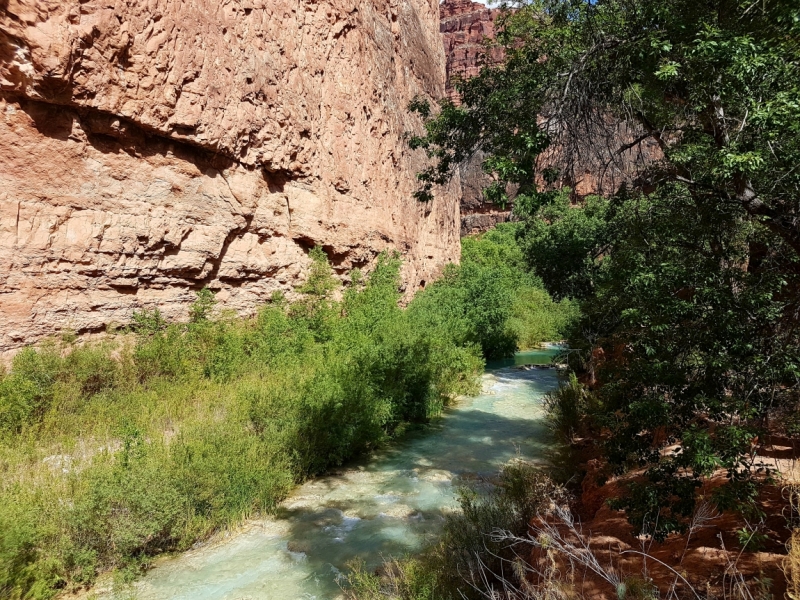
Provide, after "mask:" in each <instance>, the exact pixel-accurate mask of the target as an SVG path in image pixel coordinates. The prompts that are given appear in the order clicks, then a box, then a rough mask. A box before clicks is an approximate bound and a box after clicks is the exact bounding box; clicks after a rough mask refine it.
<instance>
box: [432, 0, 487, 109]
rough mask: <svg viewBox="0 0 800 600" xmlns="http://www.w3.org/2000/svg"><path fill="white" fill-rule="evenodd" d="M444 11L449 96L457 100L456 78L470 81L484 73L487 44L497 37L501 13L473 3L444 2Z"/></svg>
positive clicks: (443, 35)
mask: <svg viewBox="0 0 800 600" xmlns="http://www.w3.org/2000/svg"><path fill="white" fill-rule="evenodd" d="M440 10H441V27H440V31H441V32H442V37H443V38H444V53H445V57H446V59H447V69H446V70H447V93H448V95H449V96H450V97H451V98H453V99H456V100H457V94H456V92H455V90H454V89H453V86H452V85H451V79H452V77H453V76H454V75H456V76H459V77H462V78H464V79H469V78H470V77H474V76H475V75H477V74H478V73H479V72H480V63H481V60H483V59H482V57H483V55H484V46H483V41H484V39H486V38H488V39H493V38H494V20H495V18H497V15H498V13H499V12H500V11H499V10H498V9H490V8H488V7H486V6H485V5H484V4H481V3H480V2H472V1H471V0H444V2H442V4H441V7H440ZM489 58H490V59H492V60H498V59H499V58H500V56H498V55H497V54H495V55H493V56H490V57H489Z"/></svg>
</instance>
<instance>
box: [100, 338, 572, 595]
mask: <svg viewBox="0 0 800 600" xmlns="http://www.w3.org/2000/svg"><path fill="white" fill-rule="evenodd" d="M556 352H557V349H552V348H551V349H546V350H539V351H533V352H526V353H520V354H518V356H517V357H516V359H513V360H512V359H509V361H506V362H502V363H496V364H490V365H489V368H487V372H486V374H484V376H483V392H482V393H481V394H480V395H479V396H477V397H475V398H467V399H464V400H462V401H460V402H459V403H458V404H457V405H456V406H454V407H453V408H450V409H448V410H447V411H446V414H445V415H444V416H443V417H442V418H441V419H438V420H437V421H436V422H435V423H434V424H432V425H431V426H430V427H426V428H424V429H423V430H421V431H417V432H414V433H411V434H409V435H408V436H406V437H405V438H404V439H403V440H402V441H401V442H398V443H396V444H393V445H392V447H391V448H390V449H388V450H385V451H382V452H380V453H379V454H377V455H375V456H372V457H370V458H369V459H368V460H365V461H364V462H363V463H361V464H356V465H352V466H350V467H349V468H347V469H342V470H341V471H340V472H337V473H332V474H330V475H328V476H326V477H322V478H319V479H315V480H313V481H310V482H308V483H306V484H304V485H302V486H300V487H299V488H298V489H297V490H295V492H294V493H293V494H292V495H291V496H290V497H289V498H288V499H287V500H286V502H284V504H283V507H282V509H281V511H280V513H279V514H278V515H277V516H276V517H275V518H270V519H264V520H259V521H253V522H251V523H248V524H247V525H246V527H244V528H242V529H241V530H239V531H236V532H234V533H232V534H230V535H228V536H227V537H226V538H225V539H219V540H217V541H215V542H213V543H211V544H208V545H206V546H203V547H200V548H198V549H195V550H191V551H189V552H186V553H184V554H181V555H180V556H177V557H175V558H171V559H166V560H163V561H161V562H160V563H159V564H158V566H157V567H156V568H154V569H153V570H151V571H150V572H149V573H148V574H147V575H146V576H145V577H143V578H142V579H141V580H140V581H138V582H137V583H135V584H134V585H133V586H132V588H128V589H126V590H119V589H118V590H116V591H114V592H112V591H111V590H108V589H107V590H105V591H103V590H102V589H100V588H98V590H97V591H98V595H99V597H101V598H102V597H105V598H127V597H130V596H133V597H135V598H140V599H142V600H151V599H153V600H155V599H158V600H244V599H248V600H294V599H299V598H303V599H311V598H317V599H320V600H322V599H333V598H337V597H339V596H340V588H339V586H338V584H337V575H339V574H340V573H341V572H342V571H345V570H346V568H347V567H346V565H347V563H348V562H349V561H351V560H353V559H355V558H362V559H364V560H365V561H366V562H367V565H368V566H377V564H379V563H380V562H381V560H382V557H384V558H385V557H389V556H398V555H401V554H404V553H409V552H414V551H416V550H419V549H421V548H422V547H423V546H424V545H425V544H426V543H428V542H430V541H432V540H433V539H435V537H436V535H437V534H438V532H439V530H440V528H441V524H442V522H443V520H444V516H445V515H446V514H447V512H449V511H452V510H454V509H455V508H456V506H457V503H456V501H455V491H456V489H457V487H458V485H459V482H463V481H465V480H469V479H474V478H476V477H483V476H485V477H490V476H493V475H495V474H496V473H497V471H498V470H499V468H500V466H501V465H502V464H503V463H505V462H507V461H508V460H510V459H512V458H514V457H515V456H523V457H525V458H529V459H536V458H538V457H541V456H542V454H543V451H544V444H543V441H544V439H545V435H544V433H545V432H544V425H543V423H542V419H541V417H542V413H541V408H540V402H541V398H542V395H543V394H544V393H545V392H547V391H548V390H551V389H553V388H554V387H555V386H556V385H557V375H556V373H555V371H553V370H542V369H533V370H521V369H519V368H518V367H516V368H515V367H514V366H513V365H515V364H516V365H520V364H527V363H538V364H543V363H549V362H550V361H551V358H552V356H554V355H555V354H556Z"/></svg>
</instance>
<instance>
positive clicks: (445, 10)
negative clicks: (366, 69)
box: [440, 0, 511, 236]
mask: <svg viewBox="0 0 800 600" xmlns="http://www.w3.org/2000/svg"><path fill="white" fill-rule="evenodd" d="M499 12H500V11H499V10H498V9H490V8H487V7H486V5H484V4H481V3H480V2H472V1H471V0H444V2H442V5H441V26H440V31H441V32H442V41H443V43H444V53H445V59H446V63H447V65H446V74H447V75H446V77H447V95H448V96H449V97H450V98H451V99H452V100H453V101H455V102H458V93H457V92H456V90H455V88H454V86H453V79H454V78H462V79H469V78H470V77H474V76H475V75H477V74H478V73H480V70H481V65H482V64H483V62H484V61H486V60H487V59H488V60H490V61H499V60H501V59H502V55H501V54H500V53H499V52H498V50H497V49H495V50H494V54H491V53H490V55H489V56H488V57H487V56H486V47H485V45H484V41H485V40H486V39H493V38H494V35H495V26H494V22H495V19H496V18H497V15H498V14H499ZM483 158H484V157H483V154H482V153H480V152H478V153H477V154H476V155H475V156H473V157H472V158H471V159H470V160H469V161H467V162H466V163H464V164H461V165H459V175H460V179H461V235H462V236H466V235H470V234H473V233H481V232H483V231H488V230H489V229H491V228H492V227H494V226H495V225H497V224H498V223H502V222H505V221H507V220H509V219H510V218H511V211H510V210H508V209H500V208H498V207H495V206H493V205H491V204H488V203H486V202H484V199H483V189H484V188H485V187H486V186H487V185H489V184H490V183H491V179H490V178H489V177H488V176H487V175H486V174H484V173H483V171H482V170H481V164H482V163H483Z"/></svg>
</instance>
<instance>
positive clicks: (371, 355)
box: [0, 250, 483, 598]
mask: <svg viewBox="0 0 800 600" xmlns="http://www.w3.org/2000/svg"><path fill="white" fill-rule="evenodd" d="M312 258H313V260H314V264H313V268H312V272H311V276H310V277H309V281H308V282H307V283H306V284H305V285H304V286H303V287H302V288H301V289H302V291H303V292H304V293H303V295H302V296H301V298H300V299H299V300H298V301H297V302H294V303H287V302H285V301H284V300H282V299H281V298H275V300H274V302H272V303H270V304H268V305H266V306H264V307H263V308H262V309H261V310H260V311H259V313H258V315H257V316H256V317H254V318H252V319H237V318H231V317H226V316H225V315H222V316H220V317H216V318H215V317H214V316H213V307H214V299H213V295H212V294H211V292H210V291H208V290H206V289H204V290H202V291H200V292H199V294H198V299H197V301H196V302H195V304H194V305H193V306H192V309H191V315H192V317H191V320H190V322H189V323H186V324H178V323H173V324H166V323H164V322H163V319H162V318H161V316H160V314H159V313H158V311H151V312H143V313H136V314H135V316H134V324H133V327H132V329H133V331H132V332H128V333H122V334H120V335H118V336H117V337H115V338H113V339H112V340H110V341H108V342H105V343H102V344H86V345H83V346H78V345H75V344H74V343H72V342H70V341H63V340H62V341H61V342H60V343H58V344H57V343H56V342H50V343H48V344H44V345H43V346H42V347H40V348H38V349H33V348H30V349H26V350H24V351H23V352H21V353H20V354H19V355H17V357H16V358H15V360H14V362H13V364H12V367H11V370H10V372H8V373H5V374H2V375H0V418H1V419H2V421H0V465H1V466H2V469H3V471H4V474H5V475H7V477H5V478H4V480H2V481H0V525H2V529H0V593H2V595H3V597H11V598H49V597H52V596H53V595H54V594H55V592H56V590H57V589H61V588H67V589H72V588H74V587H75V586H81V585H86V584H90V583H91V582H92V581H93V579H94V578H95V577H96V575H97V573H99V572H101V571H103V570H106V569H120V570H122V571H123V572H124V573H125V574H126V576H133V575H135V574H136V573H137V572H138V570H139V569H140V568H141V567H143V566H146V565H147V564H148V563H149V561H150V560H152V557H153V556H155V555H157V554H158V553H160V552H163V551H167V550H175V549H184V548H187V547H189V546H190V545H191V544H193V543H194V542H195V541H196V540H198V539H201V538H203V537H205V536H208V535H209V534H211V533H212V532H213V531H215V530H217V529H219V528H221V527H226V526H230V525H232V524H235V523H236V522H237V521H239V520H241V519H242V518H244V517H247V516H248V515H253V514H259V513H264V512H269V511H271V510H273V509H275V507H276V505H277V503H278V502H280V500H281V499H282V498H283V497H284V496H285V494H286V493H287V492H288V491H289V490H290V489H291V486H292V485H294V483H295V482H298V481H301V480H303V479H304V478H306V477H309V476H312V475H315V474H318V473H321V472H324V471H325V470H326V469H328V468H329V467H331V466H332V465H340V464H342V463H343V462H344V461H347V460H348V459H350V458H352V457H354V456H356V455H357V454H359V453H361V452H364V451H365V450H368V449H370V448H373V447H375V446H376V445H379V444H381V443H383V442H384V441H385V440H386V439H388V438H389V437H390V436H391V435H393V434H394V433H395V432H396V431H398V430H402V424H403V423H404V422H408V421H425V420H427V419H429V418H430V417H432V416H434V415H436V414H438V412H439V411H441V409H442V407H443V406H444V405H445V404H446V403H447V402H448V401H450V399H452V398H453V397H454V396H456V395H458V394H462V393H469V392H473V391H476V390H477V382H478V378H477V375H478V374H479V373H480V372H481V369H482V367H483V361H482V359H481V357H480V353H479V350H478V349H477V346H476V345H475V344H473V343H470V342H466V341H464V340H463V339H462V338H460V337H459V335H456V334H454V333H453V332H451V331H450V330H448V328H447V325H446V324H442V325H441V326H440V327H437V328H432V329H426V328H421V327H420V319H422V318H423V315H424V311H419V310H416V309H415V310H410V309H409V310H402V309H401V308H399V306H398V303H399V300H400V293H399V290H398V286H399V269H400V261H399V260H398V258H397V257H396V256H391V255H388V254H387V255H383V256H381V257H380V258H379V260H378V262H377V265H376V268H375V269H374V271H373V272H372V273H371V274H370V275H369V276H368V277H366V278H362V277H361V276H360V275H359V274H356V275H354V277H353V279H352V282H351V285H350V286H349V287H348V288H347V290H346V291H345V292H344V294H342V295H341V298H342V299H341V300H336V299H335V296H336V294H337V290H336V288H337V286H338V285H339V284H338V283H337V280H336V279H335V278H334V277H333V274H332V270H331V268H330V265H329V264H328V263H327V260H326V259H325V257H324V253H322V251H321V250H315V251H314V252H313V253H312ZM412 304H414V303H412Z"/></svg>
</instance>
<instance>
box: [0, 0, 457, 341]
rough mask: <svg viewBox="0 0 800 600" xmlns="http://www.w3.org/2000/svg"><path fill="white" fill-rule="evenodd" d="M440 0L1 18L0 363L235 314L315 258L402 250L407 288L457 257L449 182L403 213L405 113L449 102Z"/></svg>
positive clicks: (58, 8) (184, 6)
mask: <svg viewBox="0 0 800 600" xmlns="http://www.w3.org/2000/svg"><path fill="white" fill-rule="evenodd" d="M438 21H439V6H438V0H404V1H400V0H323V1H321V2H318V1H316V0H314V1H312V0H300V1H299V2H298V1H289V0H237V1H235V2H216V1H212V0H193V1H192V2H185V1H180V0H146V1H144V0H143V1H141V2H126V1H123V0H0V156H2V162H0V250H2V252H1V253H0V351H7V350H11V349H14V348H18V347H19V346H21V345H23V344H26V343H30V342H33V341H35V340H37V339H40V338H41V337H43V336H46V335H50V334H53V333H57V332H58V331H59V330H62V329H65V328H70V329H72V330H74V331H77V332H79V333H82V332H90V331H100V330H103V329H104V328H105V327H107V326H108V325H109V324H111V323H117V324H121V323H126V322H128V321H129V319H130V315H131V313H132V311H133V310H135V309H141V308H155V307H158V308H159V309H160V310H161V311H162V312H163V313H164V314H165V316H166V317H167V318H169V319H179V318H183V317H184V316H185V315H186V309H187V305H188V303H189V302H191V300H192V298H193V296H194V290H196V289H198V288H200V287H201V286H203V285H208V286H209V287H211V288H212V289H214V290H216V291H217V292H218V295H217V297H218V299H219V300H220V301H221V303H222V305H223V307H225V308H232V309H235V310H237V311H238V312H240V313H242V314H246V313H249V312H251V311H253V310H254V307H256V306H257V305H258V304H259V303H261V302H263V301H264V300H266V299H267V298H268V297H269V296H270V294H271V293H272V292H273V291H275V290H278V289H280V290H283V291H285V292H289V293H291V290H292V289H293V287H294V286H295V285H296V284H297V283H299V282H300V281H302V279H303V277H304V274H305V272H306V267H307V265H308V263H309V259H308V257H307V254H306V253H307V250H308V248H310V247H311V246H313V245H315V244H319V245H322V246H323V247H324V249H325V250H326V252H327V253H328V255H329V256H330V258H331V260H332V262H333V263H334V265H335V266H336V268H337V269H338V270H339V271H340V272H342V273H343V272H344V271H346V270H348V269H350V268H352V267H355V266H360V267H366V268H367V269H369V266H370V265H371V264H372V263H373V261H374V259H375V257H376V256H377V254H378V253H379V252H381V251H382V250H384V249H387V248H397V249H399V250H400V251H401V252H402V253H403V254H404V256H405V258H406V263H405V267H404V274H403V276H404V281H405V283H406V285H407V288H408V289H409V290H411V289H415V288H416V287H417V286H418V285H419V284H420V282H422V281H423V280H428V281H430V280H431V279H433V278H434V277H435V275H436V273H437V272H438V270H439V269H440V268H441V267H442V266H443V265H444V264H446V263H447V262H449V261H455V260H457V259H458V255H459V241H458V237H459V222H458V204H457V198H456V196H457V184H456V185H454V186H453V188H452V189H450V190H442V191H440V193H439V194H438V197H437V199H436V200H435V201H434V202H432V203H430V204H427V205H423V204H420V203H418V202H417V201H416V200H415V199H414V198H413V197H412V193H413V191H414V190H415V186H416V179H415V177H414V175H415V173H416V172H417V171H419V170H420V169H421V168H422V166H423V164H424V160H425V158H424V154H423V153H422V152H412V151H411V150H409V149H408V147H407V145H406V143H405V141H404V137H403V136H404V134H405V133H406V132H408V131H409V130H414V129H415V128H418V127H419V126H420V123H419V121H418V120H416V118H415V117H413V116H411V115H409V113H408V112H407V110H406V106H407V104H408V101H409V100H410V99H411V98H412V97H414V96H415V95H417V94H423V95H427V96H428V97H431V98H435V97H441V96H442V95H443V94H444V93H445V89H444V72H445V65H444V56H443V52H442V46H441V38H440V35H439V32H438Z"/></svg>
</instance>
